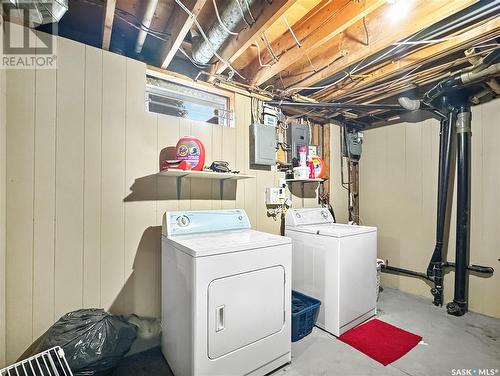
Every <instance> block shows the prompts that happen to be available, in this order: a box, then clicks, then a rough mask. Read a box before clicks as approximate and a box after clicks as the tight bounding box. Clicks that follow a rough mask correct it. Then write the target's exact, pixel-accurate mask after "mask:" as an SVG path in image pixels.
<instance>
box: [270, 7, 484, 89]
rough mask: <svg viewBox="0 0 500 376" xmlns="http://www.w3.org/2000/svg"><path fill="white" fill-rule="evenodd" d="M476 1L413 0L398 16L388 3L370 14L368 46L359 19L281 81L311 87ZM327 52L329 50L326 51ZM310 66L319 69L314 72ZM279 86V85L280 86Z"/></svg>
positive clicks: (289, 85)
mask: <svg viewBox="0 0 500 376" xmlns="http://www.w3.org/2000/svg"><path fill="white" fill-rule="evenodd" d="M476 2H477V0H455V1H453V2H450V1H448V0H433V1H428V0H414V1H411V2H409V3H408V4H409V5H408V6H410V7H411V8H410V9H407V12H406V13H405V14H404V15H401V18H398V19H394V18H392V19H389V18H388V17H389V16H391V17H394V16H393V15H391V14H390V10H391V8H390V7H391V6H393V4H389V3H387V4H385V5H384V6H383V7H381V8H379V9H378V10H376V11H375V12H373V13H372V14H371V15H369V16H367V29H368V31H369V35H370V38H369V40H370V41H369V45H368V46H367V45H365V30H364V27H363V25H362V24H361V23H360V22H358V24H357V25H353V26H352V27H351V28H349V29H347V30H346V31H345V32H344V33H342V34H341V35H338V36H336V37H335V38H333V39H331V40H330V41H328V42H327V43H325V44H323V45H322V46H320V47H319V48H316V49H315V50H314V51H313V53H311V54H310V55H309V59H306V58H302V59H301V60H300V62H299V63H297V64H295V65H294V66H292V67H290V71H289V72H288V74H285V73H283V74H282V78H281V79H280V81H279V82H281V83H282V85H283V86H284V87H285V88H288V89H290V88H293V87H295V86H299V87H301V88H302V87H309V86H314V85H316V84H317V83H318V82H319V81H321V80H323V79H325V78H328V77H330V76H332V75H333V74H335V73H337V72H341V71H343V70H345V69H346V68H347V67H349V66H351V65H352V64H356V63H358V62H360V61H362V60H363V59H364V58H366V57H368V56H371V55H373V54H375V53H377V52H379V51H381V50H383V49H384V48H387V47H389V46H391V45H392V44H394V43H396V42H398V41H400V40H402V39H404V38H407V37H409V36H410V35H412V34H414V33H416V32H418V31H420V30H422V29H425V28H426V27H429V26H431V25H433V24H434V23H436V22H438V21H440V20H442V19H444V18H446V17H448V16H450V15H453V14H454V13H456V12H458V11H460V10H462V9H464V8H466V7H467V6H470V5H472V4H474V3H476ZM325 51H328V52H327V53H325ZM339 51H346V54H345V57H343V58H341V59H338V60H337V61H335V62H333V63H332V58H331V56H332V54H336V53H338V52H339ZM311 65H313V66H314V67H316V69H317V72H316V73H315V72H312V73H311ZM278 86H280V85H278Z"/></svg>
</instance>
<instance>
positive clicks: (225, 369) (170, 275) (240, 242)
mask: <svg viewBox="0 0 500 376" xmlns="http://www.w3.org/2000/svg"><path fill="white" fill-rule="evenodd" d="M165 218H166V220H165V221H164V226H163V236H162V324H161V325H162V352H163V355H164V356H165V358H166V359H167V361H168V364H169V365H170V367H171V369H172V371H173V373H174V374H175V375H176V376H185V375H196V376H199V375H203V376H204V375H218V376H223V375H227V376H236V375H265V374H267V373H269V372H271V371H273V370H274V369H276V368H278V367H281V366H282V365H284V364H286V363H289V362H290V359H291V356H290V351H291V339H290V336H291V332H290V331H291V329H290V320H291V313H290V312H291V302H290V299H291V261H292V260H291V257H292V255H291V253H292V245H291V241H290V239H289V238H286V237H282V236H277V235H272V234H268V233H264V232H259V231H255V230H252V229H251V228H250V222H249V220H248V217H247V215H246V213H245V211H244V210H242V209H234V210H214V211H185V212H167V213H166V215H165Z"/></svg>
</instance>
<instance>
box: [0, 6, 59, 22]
mask: <svg viewBox="0 0 500 376" xmlns="http://www.w3.org/2000/svg"><path fill="white" fill-rule="evenodd" d="M2 4H3V11H4V14H5V15H6V18H7V19H9V20H10V21H17V22H19V23H22V24H25V25H26V24H27V25H29V26H38V25H43V24H48V23H54V22H59V20H60V19H61V18H62V16H64V14H65V13H66V12H67V11H68V0H7V1H5V0H4V1H2Z"/></svg>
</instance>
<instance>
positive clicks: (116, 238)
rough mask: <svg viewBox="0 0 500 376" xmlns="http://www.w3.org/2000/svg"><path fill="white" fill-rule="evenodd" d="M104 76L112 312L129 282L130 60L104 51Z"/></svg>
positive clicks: (107, 303)
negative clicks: (127, 111)
mask: <svg viewBox="0 0 500 376" xmlns="http://www.w3.org/2000/svg"><path fill="white" fill-rule="evenodd" d="M102 76H103V84H102V186H101V194H102V207H101V305H102V306H103V307H104V308H106V309H109V308H110V307H111V306H112V305H113V304H114V302H115V300H116V298H117V296H118V294H119V293H120V290H121V288H122V286H123V283H124V281H125V226H124V225H125V207H124V203H123V198H124V197H125V194H126V191H128V190H126V189H125V158H126V148H125V140H126V131H125V129H126V128H125V106H126V82H127V76H126V59H124V58H123V57H121V56H119V55H116V54H113V53H110V52H107V51H103V60H102ZM121 308H122V307H117V309H118V310H121Z"/></svg>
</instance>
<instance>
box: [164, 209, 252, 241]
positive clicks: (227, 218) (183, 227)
mask: <svg viewBox="0 0 500 376" xmlns="http://www.w3.org/2000/svg"><path fill="white" fill-rule="evenodd" d="M164 222H165V223H164V225H163V234H164V235H183V234H195V233H200V232H218V231H225V230H240V229H247V228H250V221H249V219H248V216H247V213H246V212H245V211H244V210H243V209H230V210H198V211H172V212H167V213H166V214H165V221H164Z"/></svg>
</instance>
